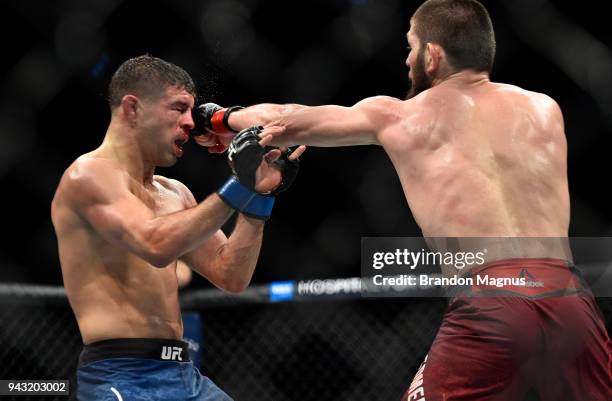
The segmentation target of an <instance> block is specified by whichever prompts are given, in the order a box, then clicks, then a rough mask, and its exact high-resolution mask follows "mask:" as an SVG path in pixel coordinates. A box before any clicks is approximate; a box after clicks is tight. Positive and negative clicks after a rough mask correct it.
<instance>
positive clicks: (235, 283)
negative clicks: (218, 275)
mask: <svg viewBox="0 0 612 401" xmlns="http://www.w3.org/2000/svg"><path fill="white" fill-rule="evenodd" d="M249 283H250V280H237V279H232V280H227V281H226V282H224V283H223V286H222V289H223V290H224V291H226V292H229V293H230V294H240V293H241V292H243V291H244V290H246V289H247V288H248V286H249Z"/></svg>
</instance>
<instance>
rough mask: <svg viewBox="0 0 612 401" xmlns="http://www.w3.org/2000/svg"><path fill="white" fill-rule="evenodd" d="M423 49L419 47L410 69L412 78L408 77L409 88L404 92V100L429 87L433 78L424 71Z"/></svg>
mask: <svg viewBox="0 0 612 401" xmlns="http://www.w3.org/2000/svg"><path fill="white" fill-rule="evenodd" d="M423 54H424V49H423V48H421V50H420V51H419V54H417V59H416V61H415V63H414V68H413V69H412V79H410V90H409V91H408V93H407V94H406V100H408V99H411V98H413V97H415V96H416V95H418V94H419V93H421V92H423V91H425V90H427V89H429V88H431V86H432V83H433V79H431V78H430V77H429V76H428V75H427V73H426V72H425V63H424V62H423Z"/></svg>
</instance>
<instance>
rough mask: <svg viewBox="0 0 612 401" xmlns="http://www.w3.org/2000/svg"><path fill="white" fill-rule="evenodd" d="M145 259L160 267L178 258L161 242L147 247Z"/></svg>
mask: <svg viewBox="0 0 612 401" xmlns="http://www.w3.org/2000/svg"><path fill="white" fill-rule="evenodd" d="M145 259H147V262H149V263H150V264H151V265H153V266H154V267H158V268H162V267H166V266H168V265H169V264H171V263H173V262H174V261H176V260H177V259H178V255H177V254H175V252H172V250H170V249H169V248H168V247H167V246H164V245H163V244H154V245H149V246H148V247H147V252H146V255H145Z"/></svg>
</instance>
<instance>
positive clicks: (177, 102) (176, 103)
mask: <svg viewBox="0 0 612 401" xmlns="http://www.w3.org/2000/svg"><path fill="white" fill-rule="evenodd" d="M170 106H171V107H174V106H182V107H186V108H189V103H188V102H186V101H184V100H175V101H173V102H172V103H170Z"/></svg>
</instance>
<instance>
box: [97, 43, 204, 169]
mask: <svg viewBox="0 0 612 401" xmlns="http://www.w3.org/2000/svg"><path fill="white" fill-rule="evenodd" d="M195 95H196V94H195V85H194V84H193V80H192V79H191V77H190V76H189V74H188V73H187V72H185V70H183V69H182V68H180V67H178V66H176V65H174V64H172V63H168V62H166V61H164V60H161V59H159V58H156V57H151V56H148V55H145V56H139V57H136V58H132V59H129V60H127V61H126V62H124V63H123V64H121V66H119V68H118V69H117V71H116V72H115V74H114V75H113V77H112V79H111V82H110V85H109V87H108V102H109V105H110V108H111V113H112V115H113V119H114V118H116V117H120V119H121V121H122V123H123V124H124V125H125V126H128V127H129V128H130V129H131V130H132V131H133V132H134V133H135V134H136V138H137V139H138V141H139V142H140V144H141V146H140V147H141V149H142V150H143V151H144V152H145V156H146V157H148V158H151V160H150V161H151V162H153V163H154V164H155V165H157V166H169V165H172V164H174V163H175V162H176V158H177V157H180V156H181V155H182V144H183V143H184V142H186V141H187V139H188V138H189V137H188V134H189V130H191V129H193V125H194V124H193V119H192V118H191V109H192V108H193V104H194V98H195Z"/></svg>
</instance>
